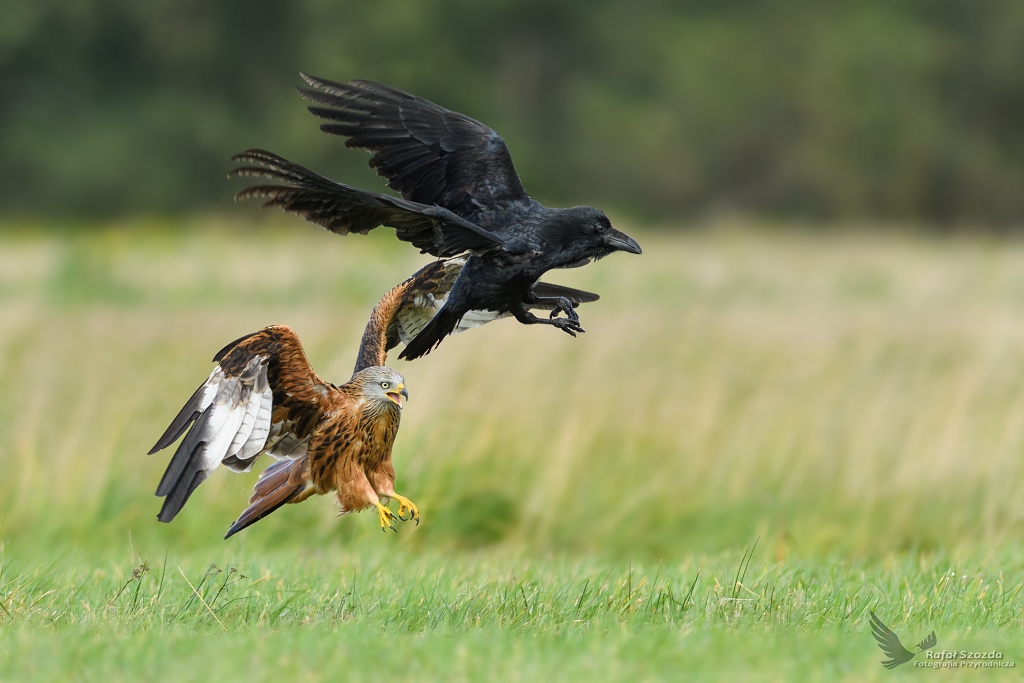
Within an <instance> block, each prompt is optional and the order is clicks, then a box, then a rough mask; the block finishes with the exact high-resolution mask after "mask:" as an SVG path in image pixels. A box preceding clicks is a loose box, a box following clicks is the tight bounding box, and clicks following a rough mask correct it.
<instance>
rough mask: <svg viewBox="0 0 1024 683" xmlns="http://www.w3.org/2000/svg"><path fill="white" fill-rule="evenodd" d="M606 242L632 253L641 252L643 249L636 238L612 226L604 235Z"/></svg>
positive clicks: (610, 245) (617, 248)
mask: <svg viewBox="0 0 1024 683" xmlns="http://www.w3.org/2000/svg"><path fill="white" fill-rule="evenodd" d="M604 241H605V244H607V245H608V246H609V247H611V248H612V249H615V250H617V251H628V252H629V253H630V254H641V253H643V251H642V250H641V249H640V245H639V244H637V243H636V240H635V239H633V238H632V237H630V236H629V235H627V234H626V233H624V232H620V231H618V230H616V229H615V228H612V229H611V230H609V231H608V232H606V233H605V235H604Z"/></svg>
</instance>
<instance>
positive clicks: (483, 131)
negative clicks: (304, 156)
mask: <svg viewBox="0 0 1024 683" xmlns="http://www.w3.org/2000/svg"><path fill="white" fill-rule="evenodd" d="M301 76H302V78H303V80H305V81H306V83H308V84H309V85H310V86H312V87H313V88H315V90H310V89H307V88H299V94H300V95H302V97H303V98H305V99H306V100H308V101H310V102H312V103H313V104H314V105H321V106H312V107H310V108H309V110H310V111H311V112H312V113H313V114H315V115H316V116H319V117H320V118H322V119H326V120H327V121H330V123H325V124H323V125H321V126H320V129H321V130H323V131H324V132H327V133H333V134H335V135H344V136H346V137H347V138H348V141H347V142H346V143H345V144H346V146H348V147H358V148H360V149H365V150H369V151H371V152H373V153H374V154H373V156H372V157H370V166H371V167H373V168H375V169H376V170H377V173H379V174H380V175H381V176H383V177H384V178H387V180H388V186H389V187H391V188H392V189H393V190H397V191H399V192H401V193H402V196H403V197H404V198H405V199H408V200H411V201H414V202H419V203H420V204H435V205H437V206H443V207H445V208H448V209H451V210H452V211H454V212H455V213H457V214H459V215H463V216H464V215H467V214H469V213H472V212H474V211H478V210H480V209H488V208H496V207H498V206H500V205H502V204H503V203H508V202H514V201H521V200H525V199H528V198H529V196H528V195H527V194H526V190H525V189H524V188H523V184H522V182H521V181H520V180H519V176H518V175H517V174H516V169H515V167H514V166H513V165H512V156H511V155H510V154H509V151H508V147H507V146H506V145H505V141H504V140H502V139H501V136H499V135H498V134H497V133H495V132H494V131H493V130H491V128H489V127H488V126H485V125H484V124H482V123H480V122H479V121H476V120H474V119H471V118H469V117H468V116H465V115H464V114H460V113H458V112H454V111H450V110H448V109H445V108H444V107H441V106H438V105H436V104H434V103H433V102H430V101H429V100H425V99H423V98H422V97H416V96H415V95H410V94H409V93H406V92H403V91H401V90H397V89H395V88H392V87H390V86H387V85H383V84H381V83H375V82H373V81H362V80H356V81H352V82H350V83H334V82H332V81H327V80H323V79H321V78H314V77H313V76H307V75H306V74H301Z"/></svg>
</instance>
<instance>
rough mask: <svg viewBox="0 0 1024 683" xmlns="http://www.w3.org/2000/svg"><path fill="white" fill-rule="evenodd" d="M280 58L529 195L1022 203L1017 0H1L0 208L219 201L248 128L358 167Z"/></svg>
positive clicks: (778, 209) (650, 207) (370, 181)
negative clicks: (383, 93) (431, 122)
mask: <svg viewBox="0 0 1024 683" xmlns="http://www.w3.org/2000/svg"><path fill="white" fill-rule="evenodd" d="M300 70H303V71H307V72H309V73H312V74H315V75H318V76H322V77H325V78H329V79H334V80H349V79H351V78H357V77H362V78H373V79H377V80H381V81H384V82H387V83H390V84H393V85H396V86H399V87H402V88H405V89H407V90H411V91H413V92H415V93H417V94H421V95H423V96H425V97H428V98H430V99H434V100H435V101H438V102H440V103H442V104H444V105H445V106H447V107H449V108H452V109H457V110H459V111H463V112H465V113H468V114H470V115H472V116H474V117H476V118H479V119H481V120H483V121H485V122H487V123H488V124H490V125H491V126H493V127H494V128H495V129H497V130H498V131H499V132H500V133H501V134H502V135H503V136H504V137H505V139H506V140H507V141H508V143H509V146H510V148H511V150H512V153H513V156H514V159H515V161H516V164H517V167H518V168H519V170H520V173H521V174H522V176H523V179H524V182H525V183H526V186H527V188H528V189H529V190H530V191H531V192H532V193H533V194H534V196H536V197H538V198H542V199H544V200H545V201H551V202H555V203H562V204H566V203H584V202H588V203H595V204H600V205H602V206H606V207H611V208H616V209H618V210H621V211H628V212H632V213H633V215H636V216H639V217H644V218H653V219H663V220H673V219H678V218H692V217H694V216H700V215H702V214H706V213H707V212H714V211H720V210H725V211H733V210H736V211H742V212H752V213H760V214H767V215H777V216H787V217H793V216H797V217H803V218H815V219H816V218H883V219H895V220H915V221H916V220H924V221H929V222H936V223H943V222H956V223H986V224H990V225H1006V224H1009V223H1011V222H1014V221H1019V220H1020V219H1021V218H1022V217H1024V191H1022V188H1024V2H1020V0H864V1H850V2H843V3H838V2H809V1H805V2H798V1H796V0H793V1H782V0H780V1H776V2H767V1H763V2H762V1H757V0H733V1H729V0H694V1H689V2H684V1H679V2H668V1H658V0H652V1H649V2H637V1H633V2H630V1H626V0H562V1H558V2H554V1H550V0H486V1H485V0H373V1H360V2H355V1H347V0H340V1H328V0H293V1H292V2H280V1H279V0H278V1H275V0H245V1H243V0H226V1H222V2H216V1H215V2H210V1H209V0H204V1H201V0H147V1H146V2H138V1H137V0H7V1H6V2H5V3H4V8H3V16H2V17H0V181H2V182H0V212H3V213H6V214H25V213H27V214H41V215H69V214H70V215H84V216H93V215H100V216H102V215H110V214H123V213H138V212H143V213H154V212H167V211H186V210H196V209H200V210H206V209H211V208H218V207H226V206H227V204H228V203H229V202H230V195H231V192H232V189H233V188H234V187H235V185H232V184H229V183H228V182H227V181H226V180H225V179H224V174H225V172H226V171H227V170H228V169H229V168H230V163H229V162H228V157H229V156H230V155H231V154H232V153H235V152H237V151H241V150H242V149H245V148H247V147H254V146H259V147H265V148H267V149H270V150H272V151H275V152H278V153H280V154H282V155H284V156H286V157H289V158H291V159H294V160H296V161H298V162H300V163H303V164H305V165H308V166H311V167H312V168H313V169H315V170H317V171H320V172H323V173H327V174H329V175H331V176H332V177H335V178H337V179H340V180H344V181H346V182H349V183H354V184H361V185H363V186H366V187H371V188H380V187H382V184H381V181H380V180H379V179H376V177H375V176H373V175H372V172H371V171H369V170H368V169H367V168H366V156H365V155H364V154H362V153H361V152H356V151H351V150H346V149H344V147H343V140H342V139H340V138H333V137H329V136H326V135H323V134H322V133H320V132H319V131H318V130H317V121H316V120H315V119H314V118H313V117H312V116H310V115H309V114H308V113H306V111H305V108H304V105H303V103H302V101H301V100H300V99H299V98H298V96H297V95H296V94H295V92H294V90H293V89H292V86H293V85H294V84H297V83H298V76H297V73H298V71H300Z"/></svg>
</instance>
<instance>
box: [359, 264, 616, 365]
mask: <svg viewBox="0 0 1024 683" xmlns="http://www.w3.org/2000/svg"><path fill="white" fill-rule="evenodd" d="M465 265H466V259H464V258H452V259H445V260H442V261H434V262H433V263H430V264H427V265H426V266H424V267H423V268H421V269H420V270H418V271H416V272H415V273H414V274H413V275H412V277H410V278H409V279H408V280H406V281H405V282H403V283H401V284H400V285H397V286H396V287H394V288H392V289H391V291H389V292H388V293H387V294H385V295H384V296H383V297H382V298H381V300H380V302H379V303H378V304H377V305H376V306H375V307H374V309H373V312H372V313H371V314H370V321H369V322H368V323H367V325H366V330H365V331H364V332H363V340H362V342H361V343H360V345H359V355H358V357H357V358H356V367H355V370H353V371H352V374H355V373H357V372H359V371H360V370H363V369H364V368H368V367H370V366H373V365H384V364H385V361H386V360H387V352H388V351H390V350H391V349H393V348H395V346H397V345H398V344H399V342H401V343H403V344H408V343H409V342H410V341H412V340H413V339H414V338H415V337H416V335H418V334H419V333H420V332H421V331H422V330H423V328H424V327H426V326H427V323H429V322H430V320H431V319H432V318H433V317H434V316H435V315H436V314H437V312H438V311H440V310H441V307H442V306H444V304H445V302H447V301H448V295H449V294H451V291H452V288H453V287H454V286H455V281H456V280H457V279H458V277H459V274H460V273H461V272H462V268H463V266H465ZM533 292H534V294H537V295H538V296H541V297H565V298H566V299H569V301H571V302H572V303H574V304H581V303H588V302H591V301H597V300H598V299H599V298H600V297H599V296H598V295H597V294H594V293H592V292H585V291H583V290H580V289H573V288H571V287H562V286H561V285H552V284H548V283H546V282H538V283H536V284H535V285H534V286H533ZM529 307H530V308H535V309H544V308H547V309H550V308H552V307H553V305H552V304H551V303H550V302H542V303H537V304H529ZM509 315H510V314H509V313H498V312H496V311H469V312H468V313H466V314H465V315H464V316H463V317H462V319H461V320H460V321H459V322H458V325H457V327H456V328H455V332H462V331H464V330H468V329H472V328H474V327H480V326H481V325H485V324H487V323H489V322H491V321H492V320H498V319H500V318H506V317H508V316H509Z"/></svg>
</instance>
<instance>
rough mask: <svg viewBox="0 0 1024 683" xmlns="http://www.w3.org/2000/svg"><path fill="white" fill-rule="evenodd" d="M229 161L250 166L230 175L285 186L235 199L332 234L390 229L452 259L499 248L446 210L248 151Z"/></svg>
mask: <svg viewBox="0 0 1024 683" xmlns="http://www.w3.org/2000/svg"><path fill="white" fill-rule="evenodd" d="M231 160H232V161H235V162H238V163H243V164H253V165H250V166H242V167H241V168H236V169H235V170H233V171H232V172H231V173H230V176H261V177H264V178H270V179H272V180H277V181H280V182H282V183H284V184H282V185H256V186H253V187H247V188H246V189H244V190H242V191H241V192H239V193H238V194H236V195H235V199H236V200H242V199H250V198H254V197H257V198H263V199H266V200H267V201H266V202H264V203H263V208H269V207H274V206H277V207H280V208H282V209H284V210H285V211H287V212H289V213H294V214H297V215H299V216H302V217H303V218H305V219H306V220H308V221H310V222H312V223H316V224H317V225H320V226H322V227H324V228H327V229H328V230H330V231H331V232H336V233H338V234H341V235H347V234H348V233H350V232H358V233H361V234H364V235H365V234H366V233H368V232H369V231H370V230H373V229H374V228H376V227H377V226H379V225H387V226H389V227H392V228H395V234H396V235H397V236H398V239H400V240H403V241H405V242H410V243H412V244H413V246H416V247H418V248H419V249H420V250H421V251H423V252H424V253H427V254H433V255H434V256H455V255H456V254H461V253H462V252H464V251H468V250H487V249H492V248H495V247H500V246H501V244H502V242H501V240H500V239H499V238H498V237H496V236H495V235H493V234H492V233H490V232H488V231H486V230H484V229H483V228H481V227H479V226H478V225H476V224H474V223H471V222H469V221H467V220H465V219H463V218H460V217H459V216H457V215H455V214H454V213H452V212H451V211H449V210H448V209H445V208H442V207H440V206H425V205H423V204H417V203H416V202H412V201H406V200H404V199H399V198H398V197H388V196H387V195H381V194H375V193H373V192H366V191H365V190H360V189H358V188H355V187H350V186H348V185H343V184H341V183H336V182H334V181H333V180H330V179H328V178H325V177H323V176H321V175H318V174H316V173H313V172H312V171H310V170H309V169H307V168H305V167H303V166H299V165H298V164H295V163H292V162H290V161H288V160H287V159H283V158H281V157H279V156H277V155H276V154H272V153H271V152H267V151H264V150H261V149H250V150H248V151H245V152H242V153H241V154H238V155H236V156H234V157H232V158H231Z"/></svg>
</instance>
